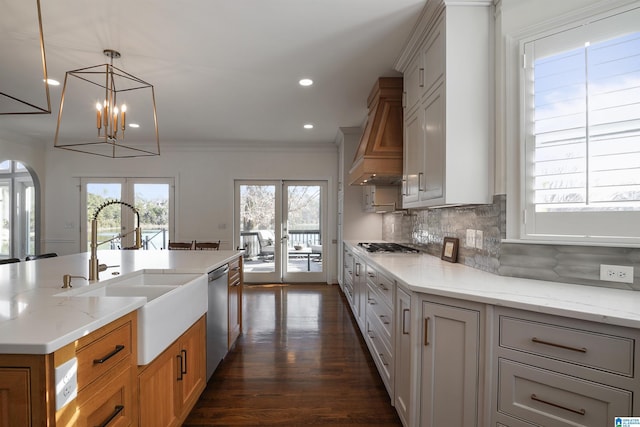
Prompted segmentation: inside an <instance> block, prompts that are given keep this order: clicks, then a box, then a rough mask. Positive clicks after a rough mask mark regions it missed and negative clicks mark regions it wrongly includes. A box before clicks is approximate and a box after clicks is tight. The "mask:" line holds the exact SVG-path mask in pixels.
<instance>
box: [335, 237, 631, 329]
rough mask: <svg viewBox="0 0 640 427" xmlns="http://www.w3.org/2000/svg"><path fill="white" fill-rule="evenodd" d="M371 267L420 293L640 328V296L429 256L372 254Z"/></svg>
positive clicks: (364, 255) (368, 259) (365, 254)
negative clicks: (502, 273) (502, 272)
mask: <svg viewBox="0 0 640 427" xmlns="http://www.w3.org/2000/svg"><path fill="white" fill-rule="evenodd" d="M345 244H346V245H347V247H349V248H350V249H352V250H353V251H354V253H355V254H356V255H358V256H360V257H362V258H363V259H364V260H365V261H366V262H367V263H368V264H371V265H373V266H374V267H377V268H378V269H380V270H382V271H384V272H385V273H386V275H388V276H391V277H393V278H394V279H395V280H397V282H398V283H399V284H400V285H402V286H404V287H406V288H408V289H409V290H411V291H414V292H421V293H425V294H431V295H439V296H444V297H451V298H458V299H463V300H468V301H476V302H480V303H485V304H492V305H495V306H503V307H511V308H519V309H524V310H529V311H535V312H539V313H547V314H555V315H559V316H566V317H571V318H576V319H581V320H590V321H595V322H600V323H607V324H611V325H619V326H628V327H632V328H640V292H638V291H631V290H620V289H612V288H605V287H596V286H586V285H573V284H567V283H557V282H548V281H543V280H532V279H522V278H517V277H506V276H498V275H495V274H491V273H487V272H484V271H481V270H477V269H474V268H471V267H467V266H465V265H462V264H455V263H450V262H446V261H442V260H441V259H439V258H437V257H434V256H432V255H428V254H415V255H414V254H371V253H368V252H366V251H365V250H363V249H362V248H360V247H358V246H357V243H356V242H348V241H347V242H345Z"/></svg>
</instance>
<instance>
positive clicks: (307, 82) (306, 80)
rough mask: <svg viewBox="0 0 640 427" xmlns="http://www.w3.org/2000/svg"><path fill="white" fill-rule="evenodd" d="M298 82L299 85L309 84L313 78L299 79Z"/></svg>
mask: <svg viewBox="0 0 640 427" xmlns="http://www.w3.org/2000/svg"><path fill="white" fill-rule="evenodd" d="M298 83H299V84H300V86H311V85H312V84H313V80H311V79H301V80H300V81H299V82H298Z"/></svg>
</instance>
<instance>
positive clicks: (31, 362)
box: [0, 354, 55, 427]
mask: <svg viewBox="0 0 640 427" xmlns="http://www.w3.org/2000/svg"><path fill="white" fill-rule="evenodd" d="M52 366H53V355H46V356H39V355H21V354H20V355H0V427H22V426H31V425H33V426H44V425H46V422H47V419H48V418H52V417H53V416H52V415H51V414H52V413H53V411H54V410H55V402H53V401H52V399H51V398H50V397H48V396H51V393H52V386H53V379H52V378H51V374H52V372H51V369H50V368H52ZM45 396H47V397H46V398H45Z"/></svg>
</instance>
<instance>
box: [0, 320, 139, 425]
mask: <svg viewBox="0 0 640 427" xmlns="http://www.w3.org/2000/svg"><path fill="white" fill-rule="evenodd" d="M136 331H137V314H136V312H133V313H129V314H127V315H125V316H123V317H121V318H120V319H118V320H115V321H114V322H112V323H110V324H108V325H106V326H103V327H102V328H100V329H98V330H96V331H94V332H92V333H90V334H88V335H86V336H84V337H82V338H80V339H79V340H77V341H74V342H73V343H71V344H68V345H66V346H65V347H63V348H61V349H59V350H57V351H56V352H55V353H53V354H47V355H23V354H20V355H0V426H2V427H4V426H11V427H21V426H45V425H55V426H56V427H63V426H74V427H76V426H77V427H84V426H95V425H103V424H104V423H105V422H106V421H107V420H109V426H135V425H137V401H136V395H137V393H136V382H135V375H136V372H135V366H136V361H137V341H136V340H137V337H136ZM74 358H76V360H77V363H76V367H77V373H76V378H77V397H76V398H75V399H73V400H72V401H71V402H69V403H67V404H66V405H65V406H63V407H62V408H60V409H59V410H58V411H57V412H56V401H55V399H56V398H55V396H56V391H55V390H56V384H55V383H56V381H55V367H57V366H60V365H62V364H64V363H65V362H68V361H70V360H72V359H74Z"/></svg>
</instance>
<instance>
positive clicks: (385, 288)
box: [379, 283, 389, 291]
mask: <svg viewBox="0 0 640 427" xmlns="http://www.w3.org/2000/svg"><path fill="white" fill-rule="evenodd" d="M379 286H380V289H382V290H383V291H388V290H389V288H387V287H386V286H385V285H384V283H380V285H379Z"/></svg>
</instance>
